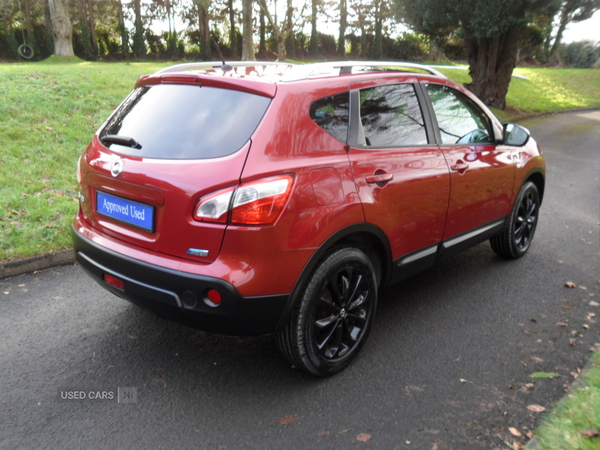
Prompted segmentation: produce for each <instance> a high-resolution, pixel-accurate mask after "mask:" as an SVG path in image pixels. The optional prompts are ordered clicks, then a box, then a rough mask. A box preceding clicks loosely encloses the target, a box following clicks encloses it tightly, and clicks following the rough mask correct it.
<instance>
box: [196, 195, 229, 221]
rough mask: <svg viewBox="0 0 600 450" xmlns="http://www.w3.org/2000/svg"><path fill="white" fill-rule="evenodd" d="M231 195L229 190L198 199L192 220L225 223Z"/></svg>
mask: <svg viewBox="0 0 600 450" xmlns="http://www.w3.org/2000/svg"><path fill="white" fill-rule="evenodd" d="M232 195H233V188H230V189H226V190H224V191H219V192H216V193H214V194H211V195H209V196H207V197H204V198H202V199H200V201H199V202H198V205H197V206H196V211H195V212H194V219H196V220H200V221H201V222H214V223H227V214H228V213H229V204H230V203H231V196H232Z"/></svg>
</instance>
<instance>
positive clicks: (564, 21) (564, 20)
mask: <svg viewBox="0 0 600 450" xmlns="http://www.w3.org/2000/svg"><path fill="white" fill-rule="evenodd" d="M570 21H571V18H570V17H569V13H568V12H567V10H566V9H563V11H562V13H561V15H560V23H559V24H558V30H557V31H556V38H554V44H552V49H551V50H550V55H552V56H555V55H556V54H557V53H558V48H559V47H560V43H561V41H562V37H563V33H564V32H565V30H566V29H567V25H568V24H569V22H570Z"/></svg>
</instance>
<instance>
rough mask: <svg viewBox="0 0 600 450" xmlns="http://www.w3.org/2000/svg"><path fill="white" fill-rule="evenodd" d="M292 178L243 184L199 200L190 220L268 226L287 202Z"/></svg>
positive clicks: (273, 178)
mask: <svg viewBox="0 0 600 450" xmlns="http://www.w3.org/2000/svg"><path fill="white" fill-rule="evenodd" d="M293 182H294V179H293V178H292V176H290V175H284V176H280V177H272V178H265V179H262V180H258V181H253V182H250V183H244V184H242V185H240V186H239V187H238V188H236V189H233V188H232V189H226V190H224V191H219V192H216V193H214V194H211V195H209V196H207V197H204V198H202V199H200V201H199V202H198V205H197V206H196V209H195V211H194V219H196V220H198V221H201V222H213V223H232V224H237V225H270V224H272V223H274V222H275V221H276V220H277V218H278V217H279V214H280V213H281V211H283V208H284V207H285V205H286V204H287V201H288V198H289V195H290V192H291V191H292V185H293Z"/></svg>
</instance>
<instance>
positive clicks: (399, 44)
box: [388, 33, 429, 61]
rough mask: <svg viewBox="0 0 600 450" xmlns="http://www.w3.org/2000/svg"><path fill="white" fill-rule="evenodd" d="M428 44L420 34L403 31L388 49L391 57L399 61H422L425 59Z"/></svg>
mask: <svg viewBox="0 0 600 450" xmlns="http://www.w3.org/2000/svg"><path fill="white" fill-rule="evenodd" d="M428 49H429V45H427V43H426V42H425V39H424V38H423V37H422V36H419V35H416V34H411V33H403V34H402V35H401V36H400V37H399V38H398V39H396V41H395V42H394V43H393V46H391V48H389V49H388V52H389V53H390V56H391V57H392V58H393V59H397V60H400V61H423V60H425V59H427V54H428Z"/></svg>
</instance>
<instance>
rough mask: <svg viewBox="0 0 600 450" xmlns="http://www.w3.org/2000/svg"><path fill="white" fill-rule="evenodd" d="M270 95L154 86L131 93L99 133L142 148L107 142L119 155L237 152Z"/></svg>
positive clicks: (182, 156)
mask: <svg viewBox="0 0 600 450" xmlns="http://www.w3.org/2000/svg"><path fill="white" fill-rule="evenodd" d="M269 102H270V99H269V98H266V97H261V96H258V95H254V94H248V93H246V92H239V91H231V90H227V89H219V88H212V87H199V86H184V85H174V84H171V85H156V86H151V87H141V88H138V89H136V90H135V91H133V92H132V93H131V95H130V96H129V97H128V98H127V99H126V100H125V102H123V104H122V105H121V107H120V108H119V109H118V110H117V111H116V112H115V114H114V115H113V116H112V117H111V119H110V120H109V122H108V123H107V124H106V126H105V127H104V128H103V129H102V131H101V132H100V139H102V137H103V136H106V135H119V136H126V137H130V138H133V139H135V141H137V142H138V143H139V144H140V145H141V149H135V148H130V147H127V146H124V145H119V144H114V143H113V144H109V143H108V142H107V143H106V145H109V146H110V148H111V150H113V151H116V152H118V153H122V154H126V155H133V156H141V157H145V158H160V159H205V158H217V157H221V156H226V155H229V154H231V153H234V152H236V151H237V150H239V149H240V148H241V147H242V146H243V145H244V144H245V143H246V142H247V141H248V139H250V136H251V135H252V133H253V132H254V130H255V129H256V127H257V126H258V123H259V122H260V120H261V119H262V117H263V115H264V113H265V111H266V109H267V107H268V106H269Z"/></svg>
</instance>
